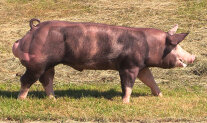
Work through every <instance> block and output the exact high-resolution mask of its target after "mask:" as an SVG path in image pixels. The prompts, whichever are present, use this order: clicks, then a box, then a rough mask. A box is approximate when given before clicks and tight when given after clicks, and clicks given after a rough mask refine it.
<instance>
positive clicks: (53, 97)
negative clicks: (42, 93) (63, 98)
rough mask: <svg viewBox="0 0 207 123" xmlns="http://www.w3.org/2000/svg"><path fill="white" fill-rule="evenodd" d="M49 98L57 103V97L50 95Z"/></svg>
mask: <svg viewBox="0 0 207 123" xmlns="http://www.w3.org/2000/svg"><path fill="white" fill-rule="evenodd" d="M48 98H49V99H51V100H54V101H56V98H55V96H54V95H49V96H48Z"/></svg>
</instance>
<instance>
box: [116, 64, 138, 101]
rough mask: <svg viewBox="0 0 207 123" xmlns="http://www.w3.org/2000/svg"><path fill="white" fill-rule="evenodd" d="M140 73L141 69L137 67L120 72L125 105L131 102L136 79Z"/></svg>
mask: <svg viewBox="0 0 207 123" xmlns="http://www.w3.org/2000/svg"><path fill="white" fill-rule="evenodd" d="M138 71H139V68H137V67H134V68H130V69H121V70H119V75H120V79H121V88H122V100H123V103H129V101H130V96H131V93H132V88H133V85H134V82H135V79H136V77H137V75H138Z"/></svg>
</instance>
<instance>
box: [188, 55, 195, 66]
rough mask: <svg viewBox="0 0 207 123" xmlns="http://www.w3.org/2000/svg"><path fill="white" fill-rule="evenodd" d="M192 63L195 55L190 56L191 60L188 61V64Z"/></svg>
mask: <svg viewBox="0 0 207 123" xmlns="http://www.w3.org/2000/svg"><path fill="white" fill-rule="evenodd" d="M194 61H195V55H192V56H191V60H190V62H189V63H190V64H192V63H193V62H194Z"/></svg>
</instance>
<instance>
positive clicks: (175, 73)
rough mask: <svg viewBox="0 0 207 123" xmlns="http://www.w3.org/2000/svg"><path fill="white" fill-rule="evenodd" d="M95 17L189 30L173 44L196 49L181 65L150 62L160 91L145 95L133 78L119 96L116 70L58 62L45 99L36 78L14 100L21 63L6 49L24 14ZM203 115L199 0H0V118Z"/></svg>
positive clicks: (192, 118)
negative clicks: (128, 91) (127, 97)
mask: <svg viewBox="0 0 207 123" xmlns="http://www.w3.org/2000/svg"><path fill="white" fill-rule="evenodd" d="M31 18H38V19H40V21H41V22H42V21H47V20H66V21H75V22H96V23H106V24H111V25H120V26H129V27H150V28H158V29H161V30H164V31H168V30H169V29H170V28H171V27H173V25H175V24H178V25H179V29H178V31H177V32H178V33H181V32H190V34H189V35H188V36H187V38H186V39H185V40H184V41H183V42H182V43H181V44H180V45H181V46H182V47H183V48H184V49H185V50H186V51H188V52H190V53H192V54H195V55H196V61H195V62H194V63H193V64H191V65H189V66H187V67H186V68H174V69H160V68H150V69H151V70H152V73H153V74H154V76H155V79H156V81H157V83H158V85H159V87H160V89H161V91H162V93H163V95H164V96H163V97H162V98H158V97H154V96H152V95H151V92H150V89H149V88H148V87H147V86H145V85H144V84H143V83H142V82H140V81H139V80H138V79H137V80H136V82H135V86H134V88H133V93H132V98H131V102H130V104H127V105H126V104H123V103H122V101H121V87H120V79H119V75H118V72H117V71H93V70H90V71H89V70H85V71H83V72H79V71H76V70H74V69H72V68H71V67H68V66H64V65H58V66H56V67H55V70H56V75H55V80H54V90H55V94H56V97H57V98H56V100H53V99H48V98H47V97H46V95H45V93H44V91H43V87H42V85H41V84H40V82H36V83H35V84H34V85H33V86H32V87H31V89H30V92H29V95H28V98H27V99H26V100H17V95H18V91H19V89H20V81H19V79H20V76H21V75H22V74H23V73H24V71H25V68H24V67H23V66H22V65H21V63H20V62H19V60H18V59H17V58H15V57H14V56H13V54H12V51H11V49H12V45H13V43H14V42H15V41H16V40H18V39H20V38H22V36H24V35H25V34H26V32H27V31H28V30H29V23H28V22H29V20H30V19H31ZM1 121H19V122H28V121H54V122H75V121H88V122H130V121H131V122H207V1H206V0H170V1H169V0H145V1H143V0H127V1H126V0H109V1H107V0H1V1H0V122H1Z"/></svg>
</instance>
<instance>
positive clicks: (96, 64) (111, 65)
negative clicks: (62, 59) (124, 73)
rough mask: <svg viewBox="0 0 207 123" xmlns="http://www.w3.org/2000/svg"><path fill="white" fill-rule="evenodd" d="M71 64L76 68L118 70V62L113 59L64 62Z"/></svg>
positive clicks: (80, 69)
mask: <svg viewBox="0 0 207 123" xmlns="http://www.w3.org/2000/svg"><path fill="white" fill-rule="evenodd" d="M63 64H65V65H68V66H71V67H73V68H74V69H76V70H79V71H82V70H84V69H86V70H117V64H116V63H115V62H114V61H111V60H105V61H104V60H102V61H88V62H77V63H63Z"/></svg>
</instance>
